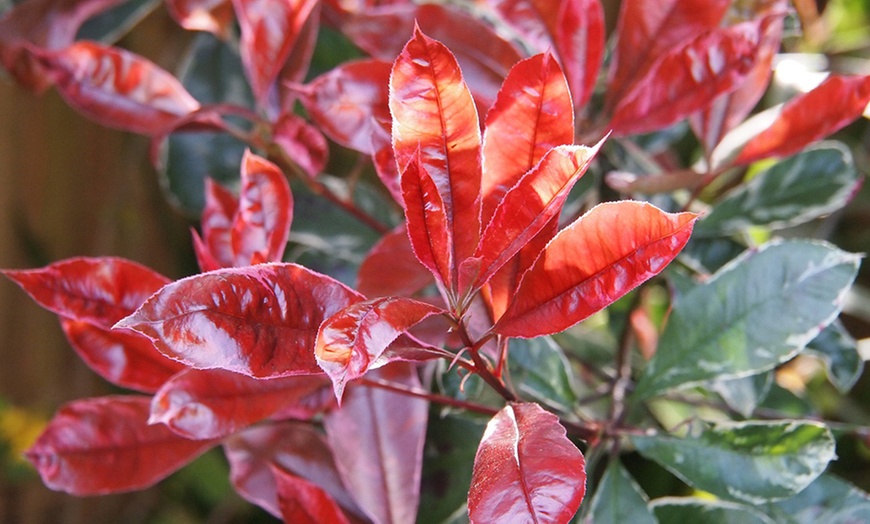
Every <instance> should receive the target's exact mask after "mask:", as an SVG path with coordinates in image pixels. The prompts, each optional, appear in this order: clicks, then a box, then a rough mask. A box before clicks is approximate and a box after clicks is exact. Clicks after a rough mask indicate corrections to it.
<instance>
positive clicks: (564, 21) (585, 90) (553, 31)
mask: <svg viewBox="0 0 870 524" xmlns="http://www.w3.org/2000/svg"><path fill="white" fill-rule="evenodd" d="M489 3H490V4H492V5H493V7H494V8H495V9H496V10H497V11H498V13H499V14H500V15H501V16H502V18H504V19H505V21H507V22H508V24H510V25H511V26H512V27H513V28H514V29H516V30H517V31H518V32H519V33H520V34H521V35H522V36H523V37H524V38H525V39H527V40H528V41H529V42H530V43H531V44H532V45H533V46H534V47H535V49H537V50H538V51H542V52H543V51H547V50H550V49H552V50H553V51H554V52H555V53H556V55H557V56H558V57H559V61H560V63H561V64H562V67H563V68H564V69H565V71H566V76H567V77H568V83H569V85H570V86H571V93H572V94H573V95H574V105H575V107H583V106H584V105H586V102H588V100H589V97H590V96H592V91H593V90H594V88H595V82H596V80H597V78H598V70H599V69H600V68H601V60H602V58H603V56H604V9H603V8H602V6H601V2H600V0H560V1H558V2H554V1H552V0H490V2H489ZM565 143H569V142H562V144H565Z"/></svg>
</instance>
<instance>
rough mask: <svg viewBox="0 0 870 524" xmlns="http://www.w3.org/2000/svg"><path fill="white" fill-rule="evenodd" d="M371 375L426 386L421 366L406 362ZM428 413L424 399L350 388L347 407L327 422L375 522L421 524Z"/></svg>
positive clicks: (348, 476)
mask: <svg viewBox="0 0 870 524" xmlns="http://www.w3.org/2000/svg"><path fill="white" fill-rule="evenodd" d="M370 376H372V377H373V378H379V379H381V380H386V381H389V382H394V383H397V384H400V385H403V386H405V387H412V388H420V387H421V384H420V379H419V378H418V377H417V371H416V369H415V367H414V366H413V365H410V364H407V363H403V362H394V363H391V364H389V365H387V366H384V367H382V368H379V369H377V370H375V371H372V372H371V373H370ZM428 411H429V404H428V402H426V401H425V400H423V399H420V398H415V397H411V396H408V395H403V394H399V393H394V392H392V391H386V390H384V389H379V388H372V387H365V386H355V387H351V388H348V391H347V393H346V394H345V397H344V402H343V403H342V407H341V409H337V410H335V411H332V412H330V413H329V414H328V415H327V416H326V417H325V418H324V427H325V428H326V436H327V439H328V441H329V445H330V447H331V448H332V450H333V453H334V455H335V462H336V466H337V467H338V471H339V473H340V474H341V478H342V480H343V481H344V484H345V485H346V486H347V487H348V490H349V491H350V492H351V493H353V496H354V498H355V499H356V501H357V503H358V504H359V506H360V507H361V508H362V509H363V511H364V512H365V513H366V515H368V516H369V518H371V519H372V520H373V521H375V522H381V523H384V524H402V523H413V522H416V519H417V505H418V503H419V499H420V475H421V470H422V464H423V444H424V442H425V440H426V422H427V417H428Z"/></svg>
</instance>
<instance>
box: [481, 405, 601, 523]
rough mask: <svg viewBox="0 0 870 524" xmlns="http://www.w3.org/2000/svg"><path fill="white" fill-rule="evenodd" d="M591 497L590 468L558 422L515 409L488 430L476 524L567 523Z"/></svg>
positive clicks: (534, 410)
mask: <svg viewBox="0 0 870 524" xmlns="http://www.w3.org/2000/svg"><path fill="white" fill-rule="evenodd" d="M585 492H586V462H585V460H584V459H583V454H582V453H580V450H579V449H577V447H576V446H575V445H574V444H572V443H571V441H570V440H568V438H567V437H566V436H565V428H564V427H563V426H562V424H561V423H560V422H559V418H558V417H556V415H553V414H552V413H548V412H547V411H544V410H543V409H541V407H540V406H538V405H537V404H531V403H510V404H508V405H507V406H505V407H504V408H502V410H501V411H499V412H498V413H497V414H496V415H495V416H494V417H493V418H492V420H490V421H489V424H487V426H486V431H485V432H484V434H483V438H482V439H481V441H480V446H479V447H478V449H477V455H476V456H475V457H474V472H473V473H472V477H471V488H470V490H469V492H468V516H469V519H470V520H471V522H480V523H484V522H536V523H540V524H545V523H563V522H568V521H570V520H571V518H572V517H573V516H574V514H575V513H576V512H577V509H578V508H579V507H580V502H581V501H582V500H583V495H584V494H585Z"/></svg>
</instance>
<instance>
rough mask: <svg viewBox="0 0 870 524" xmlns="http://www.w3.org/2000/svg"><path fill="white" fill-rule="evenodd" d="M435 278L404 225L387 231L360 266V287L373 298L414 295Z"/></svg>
mask: <svg viewBox="0 0 870 524" xmlns="http://www.w3.org/2000/svg"><path fill="white" fill-rule="evenodd" d="M431 282H432V275H431V274H430V273H429V272H428V271H426V268H425V267H423V266H422V265H421V264H420V261H418V260H417V257H416V256H414V251H413V250H412V249H411V243H410V241H409V239H408V232H407V231H406V230H405V227H404V226H401V227H399V228H398V229H396V230H394V231H391V232H390V233H387V234H386V235H384V236H383V237H382V238H381V239H380V240H379V241H378V243H377V244H375V245H374V247H372V249H371V250H370V251H369V252H368V254H367V255H366V258H365V259H364V260H363V262H362V264H360V267H359V276H358V280H357V285H356V289H357V290H358V291H359V292H360V293H362V294H363V295H365V296H367V297H371V298H376V297H387V296H410V295H413V294H414V293H416V292H417V291H419V290H421V289H423V288H424V287H426V286H427V285H429V284H430V283H431Z"/></svg>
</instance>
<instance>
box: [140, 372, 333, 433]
mask: <svg viewBox="0 0 870 524" xmlns="http://www.w3.org/2000/svg"><path fill="white" fill-rule="evenodd" d="M328 387H329V381H328V380H327V379H326V377H323V376H318V375H311V376H300V377H285V378H275V379H257V378H252V377H249V376H247V375H241V374H239V373H233V372H232V371H225V370H223V369H209V370H199V369H188V370H186V371H184V372H182V373H179V374H178V375H176V376H175V377H173V378H172V379H171V380H170V381H168V382H167V383H166V384H164V385H163V387H161V388H160V391H158V392H157V394H156V395H154V400H153V401H152V403H151V417H150V418H149V420H148V422H149V423H151V424H157V423H161V424H165V425H166V426H167V427H169V429H171V430H172V431H173V432H175V433H176V434H178V435H180V436H182V437H184V438H189V439H195V440H202V439H214V438H221V437H225V436H227V435H230V434H232V433H235V432H236V431H239V430H240V429H243V428H245V427H246V426H249V425H251V424H253V423H255V422H259V421H261V420H264V419H266V418H269V417H272V416H274V415H276V414H278V413H284V414H287V413H288V412H293V414H296V415H300V416H301V417H304V418H310V417H312V416H314V414H315V413H317V412H320V411H323V410H324V409H326V408H327V407H330V403H329V402H324V401H323V400H324V399H323V395H320V394H319V390H322V389H324V388H328ZM294 408H295V409H294Z"/></svg>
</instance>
